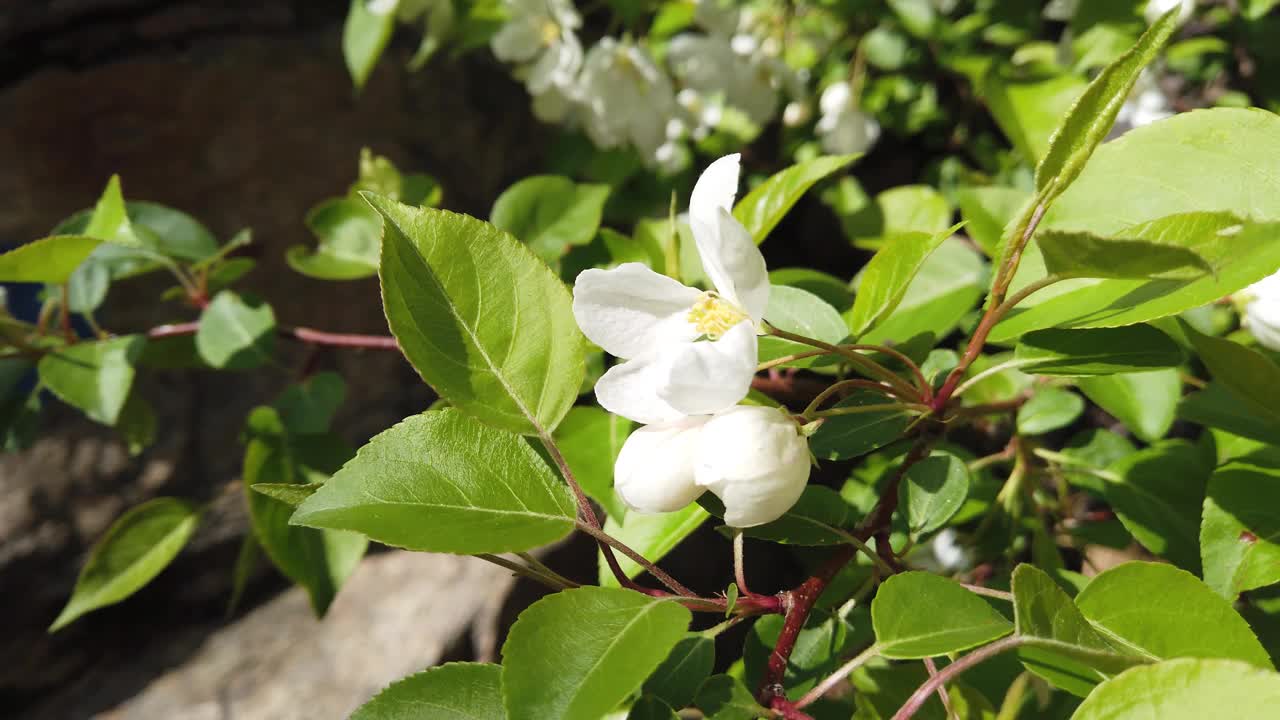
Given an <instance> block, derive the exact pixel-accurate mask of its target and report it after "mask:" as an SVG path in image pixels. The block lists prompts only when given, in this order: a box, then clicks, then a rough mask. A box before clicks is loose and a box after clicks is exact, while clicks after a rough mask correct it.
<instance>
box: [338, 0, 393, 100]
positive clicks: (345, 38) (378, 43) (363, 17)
mask: <svg viewBox="0 0 1280 720" xmlns="http://www.w3.org/2000/svg"><path fill="white" fill-rule="evenodd" d="M395 24H396V14H395V12H394V10H393V11H391V12H385V13H376V12H374V11H373V10H371V9H369V5H368V3H367V2H366V0H351V7H350V9H349V10H347V21H346V23H345V24H344V25H343V27H342V57H343V59H344V60H346V62H347V72H349V73H351V81H352V82H353V83H354V84H355V86H356V90H360V89H361V88H363V87H364V83H365V81H366V80H368V79H369V73H371V72H373V66H374V65H377V64H378V58H379V57H382V51H383V50H385V49H386V48H387V43H388V42H389V41H390V40H391V32H392V31H393V30H394V29H395Z"/></svg>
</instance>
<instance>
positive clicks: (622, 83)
mask: <svg viewBox="0 0 1280 720" xmlns="http://www.w3.org/2000/svg"><path fill="white" fill-rule="evenodd" d="M578 98H579V102H581V103H582V110H583V112H582V123H583V126H584V127H585V129H586V131H587V135H589V136H590V137H591V140H592V142H594V143H595V144H596V145H597V146H598V147H602V148H613V147H618V146H622V145H632V146H634V147H635V148H636V150H638V151H639V153H640V156H641V158H643V159H644V160H645V162H647V163H648V164H650V165H658V164H659V163H660V160H661V158H660V157H659V151H660V150H661V149H662V148H663V146H664V145H666V144H667V142H668V138H667V121H668V120H669V119H671V118H673V117H675V116H676V114H677V113H676V102H675V93H674V92H673V90H672V88H671V81H670V80H669V79H668V78H667V76H666V75H665V74H664V73H663V72H662V70H661V69H659V68H658V66H657V64H656V63H654V61H653V58H652V57H651V56H650V55H649V52H648V51H647V50H645V49H644V48H642V47H640V46H638V45H636V44H635V43H632V42H629V41H624V42H618V41H617V40H614V39H613V38H609V37H606V38H604V39H602V40H601V41H600V42H599V44H597V45H596V46H595V47H593V48H591V50H590V51H589V52H588V53H587V58H586V61H585V62H584V64H583V68H582V77H581V80H580V83H579V85H578Z"/></svg>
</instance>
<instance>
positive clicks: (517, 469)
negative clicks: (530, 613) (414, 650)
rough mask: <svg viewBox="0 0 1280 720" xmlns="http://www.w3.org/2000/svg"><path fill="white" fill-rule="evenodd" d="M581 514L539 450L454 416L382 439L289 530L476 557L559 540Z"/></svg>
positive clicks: (432, 416)
mask: <svg viewBox="0 0 1280 720" xmlns="http://www.w3.org/2000/svg"><path fill="white" fill-rule="evenodd" d="M575 514H576V506H575V504H574V500H573V496H572V494H571V493H570V492H569V488H568V487H566V486H565V485H564V483H563V482H562V481H561V480H560V479H559V478H558V477H556V475H555V473H554V472H552V470H551V468H550V467H549V466H548V465H547V464H546V462H545V461H543V459H542V457H541V456H539V455H538V453H537V452H536V451H535V450H534V449H533V447H531V446H530V445H529V444H528V443H526V442H525V441H524V440H523V439H521V438H519V437H517V436H515V435H512V434H509V433H506V432H503V431H501V430H495V429H493V428H490V427H488V426H485V425H483V424H481V423H480V422H478V421H477V420H475V419H474V418H470V417H467V416H466V415H463V414H462V413H460V412H459V411H457V410H455V409H451V408H450V409H444V410H439V411H433V412H426V413H423V414H421V415H415V416H413V417H410V418H408V419H406V420H403V421H401V422H400V423H399V424H397V425H395V426H394V427H392V428H390V429H389V430H385V431H383V432H382V433H379V434H378V435H377V436H375V437H374V438H373V439H372V440H370V441H369V444H367V445H365V446H364V447H362V448H360V451H359V453H357V454H356V457H355V458H354V459H352V460H351V461H350V462H348V463H347V464H346V465H344V466H343V467H342V469H341V470H339V471H338V472H337V473H335V474H334V476H333V477H332V478H331V479H330V480H329V481H328V482H326V483H325V484H324V487H322V488H321V489H320V490H318V491H316V493H315V494H314V495H312V496H311V497H310V498H308V499H307V500H306V501H305V502H303V503H302V506H301V507H299V508H298V511H297V512H296V513H294V515H293V519H292V521H291V522H292V523H293V524H295V525H305V526H308V527H316V528H330V529H334V530H353V531H355V532H358V533H362V534H364V535H367V536H368V537H370V538H371V539H373V540H377V541H378V542H381V543H384V544H386V545H392V546H395V547H403V548H408V549H410V550H421V551H426V552H451V553H467V554H476V553H484V552H514V551H518V550H529V549H531V548H535V547H538V546H540V545H545V544H547V543H550V542H553V541H555V540H558V539H560V538H562V537H564V536H565V535H567V534H569V532H571V531H572V530H573V524H574V517H575Z"/></svg>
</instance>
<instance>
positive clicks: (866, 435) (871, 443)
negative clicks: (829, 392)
mask: <svg viewBox="0 0 1280 720" xmlns="http://www.w3.org/2000/svg"><path fill="white" fill-rule="evenodd" d="M886 402H887V401H886V400H885V397H884V396H883V395H880V394H879V393H873V392H867V391H863V392H857V393H854V394H852V395H850V396H849V397H847V398H845V399H844V400H842V401H840V402H839V403H837V404H836V406H835V407H838V408H840V407H861V406H866V405H883V404H885V403H886ZM910 421H911V415H910V413H908V412H907V411H906V410H881V411H877V412H865V413H854V414H851V415H834V416H832V417H828V418H826V419H825V420H823V422H822V426H821V427H819V428H818V431H817V432H816V433H814V434H813V437H811V438H809V450H810V451H811V452H812V453H813V454H814V455H816V456H817V457H818V459H820V460H846V459H849V458H854V457H858V456H859V455H865V454H867V453H869V452H871V451H872V450H875V449H877V448H881V447H884V446H885V445H888V444H889V443H891V442H893V441H894V440H897V439H898V438H899V437H901V436H902V432H903V431H904V430H906V429H907V424H908V423H909V422H910Z"/></svg>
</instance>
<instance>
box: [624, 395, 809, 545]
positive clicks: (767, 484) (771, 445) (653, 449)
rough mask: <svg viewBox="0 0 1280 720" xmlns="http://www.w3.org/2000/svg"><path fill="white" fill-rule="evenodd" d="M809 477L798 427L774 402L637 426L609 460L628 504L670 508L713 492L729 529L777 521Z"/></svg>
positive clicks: (638, 507) (654, 509) (648, 508)
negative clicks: (770, 405) (616, 455)
mask: <svg viewBox="0 0 1280 720" xmlns="http://www.w3.org/2000/svg"><path fill="white" fill-rule="evenodd" d="M808 480H809V447H808V443H807V442H806V441H805V439H804V437H803V436H802V435H801V434H800V429H799V426H797V425H796V423H795V422H794V421H793V420H791V419H790V418H788V417H787V416H786V415H784V414H783V413H782V412H781V411H779V410H776V409H774V408H768V407H754V406H746V405H741V406H737V407H732V408H729V409H727V410H723V411H721V412H718V413H716V414H714V415H711V416H700V417H687V418H681V419H679V420H676V421H674V422H669V423H662V424H658V425H648V426H646V427H642V428H640V429H638V430H636V431H635V432H634V433H632V434H631V436H630V437H628V438H627V441H626V443H624V444H623V446H622V452H620V453H619V454H618V460H617V462H616V463H615V465H614V488H615V489H616V490H617V492H618V496H619V497H621V498H622V500H623V501H624V502H626V503H627V505H629V506H630V507H631V508H632V509H634V510H637V511H640V512H672V511H674V510H679V509H680V508H682V507H684V506H686V505H688V504H689V503H691V502H693V501H694V500H696V499H697V498H698V496H699V495H701V494H702V493H703V492H704V491H706V490H710V491H711V492H712V493H715V495H716V496H717V497H719V498H720V501H721V502H722V503H724V507H725V513H724V521H725V524H726V525H730V526H732V527H752V526H755V525H763V524H764V523H767V522H772V521H773V520H776V519H778V518H779V517H781V516H782V514H783V513H785V512H786V511H787V510H789V509H790V508H791V506H792V505H794V504H795V502H796V500H797V499H798V498H799V497H800V494H801V493H802V492H804V488H805V485H806V483H808Z"/></svg>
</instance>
